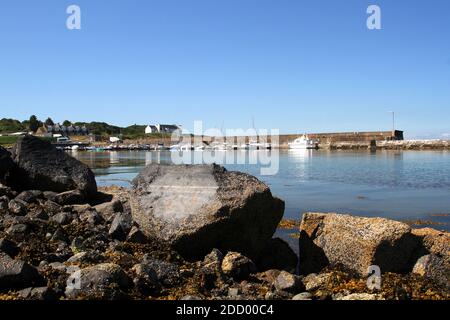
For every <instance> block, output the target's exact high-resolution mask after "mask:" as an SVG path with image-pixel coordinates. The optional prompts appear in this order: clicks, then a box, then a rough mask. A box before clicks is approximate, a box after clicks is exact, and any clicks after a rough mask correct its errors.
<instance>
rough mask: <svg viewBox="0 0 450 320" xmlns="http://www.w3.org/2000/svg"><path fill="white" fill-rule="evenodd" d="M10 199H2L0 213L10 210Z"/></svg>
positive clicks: (0, 200)
mask: <svg viewBox="0 0 450 320" xmlns="http://www.w3.org/2000/svg"><path fill="white" fill-rule="evenodd" d="M8 205H9V198H8V197H7V196H1V197H0V213H4V212H6V210H8Z"/></svg>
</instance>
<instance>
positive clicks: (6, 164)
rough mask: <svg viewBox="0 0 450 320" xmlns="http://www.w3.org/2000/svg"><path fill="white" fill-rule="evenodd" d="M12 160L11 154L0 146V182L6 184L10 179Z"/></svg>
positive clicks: (12, 166) (12, 167)
mask: <svg viewBox="0 0 450 320" xmlns="http://www.w3.org/2000/svg"><path fill="white" fill-rule="evenodd" d="M14 167H15V165H14V161H13V160H12V158H11V154H10V153H9V152H8V150H6V149H5V148H3V147H1V146H0V183H2V184H6V182H7V181H8V180H9V179H10V175H11V171H12V170H13V169H14Z"/></svg>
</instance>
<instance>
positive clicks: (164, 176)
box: [130, 164, 284, 260]
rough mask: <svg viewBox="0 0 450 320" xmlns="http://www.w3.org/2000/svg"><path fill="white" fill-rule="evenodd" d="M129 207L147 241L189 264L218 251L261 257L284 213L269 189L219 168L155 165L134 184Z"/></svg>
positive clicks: (235, 173) (210, 166)
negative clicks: (152, 240)
mask: <svg viewBox="0 0 450 320" xmlns="http://www.w3.org/2000/svg"><path fill="white" fill-rule="evenodd" d="M130 204H131V208H132V214H133V219H134V220H135V221H136V222H137V223H138V225H139V226H140V228H141V230H142V231H143V232H144V233H145V234H146V235H147V236H149V237H153V238H156V240H159V241H161V242H164V243H167V244H169V245H170V246H171V247H172V248H173V249H175V250H176V251H178V252H179V253H180V254H181V255H182V256H183V257H185V258H186V259H189V260H195V259H202V258H203V257H204V256H205V255H206V254H208V253H209V252H211V250H212V249H213V248H218V249H219V250H221V251H222V252H227V251H237V252H242V253H243V254H245V255H247V256H249V257H251V258H253V257H257V256H258V253H259V252H260V251H261V250H262V248H263V247H264V245H265V243H266V242H267V240H269V239H271V238H272V235H273V233H274V232H275V230H276V228H277V225H278V223H279V221H280V220H281V217H282V216H283V212H284V202H283V201H281V200H279V199H277V198H274V197H272V194H271V192H270V190H269V187H268V186H267V185H265V184H264V183H262V182H260V181H259V180H258V179H257V178H255V177H253V176H250V175H248V174H244V173H240V172H228V171H226V169H224V168H223V167H221V166H217V165H180V166H177V165H159V164H151V165H149V166H147V167H146V168H145V169H144V170H143V171H142V172H141V173H140V174H139V175H138V176H137V177H136V178H135V179H134V180H133V188H132V191H131V195H130Z"/></svg>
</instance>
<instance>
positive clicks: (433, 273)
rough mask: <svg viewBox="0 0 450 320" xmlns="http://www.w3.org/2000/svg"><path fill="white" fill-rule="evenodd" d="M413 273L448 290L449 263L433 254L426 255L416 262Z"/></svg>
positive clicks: (449, 284)
mask: <svg viewBox="0 0 450 320" xmlns="http://www.w3.org/2000/svg"><path fill="white" fill-rule="evenodd" d="M413 273H415V274H418V275H421V276H423V277H426V278H429V279H432V280H433V281H435V282H436V283H438V284H440V285H442V286H443V287H445V288H446V289H447V290H449V289H450V262H449V260H448V259H445V258H442V257H440V256H438V255H435V254H428V255H426V256H423V257H421V258H420V259H419V260H417V262H416V264H415V265H414V268H413Z"/></svg>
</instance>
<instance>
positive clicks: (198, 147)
mask: <svg viewBox="0 0 450 320" xmlns="http://www.w3.org/2000/svg"><path fill="white" fill-rule="evenodd" d="M194 150H195V151H203V150H205V146H204V145H198V146H195V147H194Z"/></svg>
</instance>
